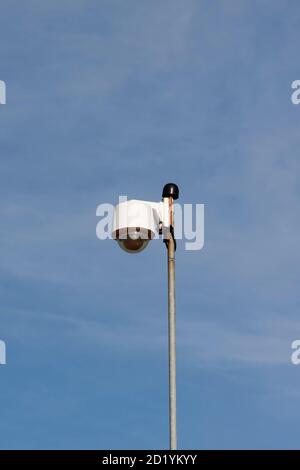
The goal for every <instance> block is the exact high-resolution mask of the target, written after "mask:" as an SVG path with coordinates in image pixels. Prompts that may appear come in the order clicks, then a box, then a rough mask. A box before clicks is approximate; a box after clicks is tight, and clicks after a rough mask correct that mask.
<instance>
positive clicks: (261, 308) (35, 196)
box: [0, 0, 300, 449]
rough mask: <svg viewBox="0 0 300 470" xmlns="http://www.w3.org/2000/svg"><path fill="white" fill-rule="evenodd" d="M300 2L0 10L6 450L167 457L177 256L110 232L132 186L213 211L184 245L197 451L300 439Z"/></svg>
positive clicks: (183, 402) (189, 435)
mask: <svg viewBox="0 0 300 470" xmlns="http://www.w3.org/2000/svg"><path fill="white" fill-rule="evenodd" d="M299 21H300V6H299V2H298V1H296V0H295V1H294V0H289V1H283V0H277V1H276V2H274V1H272V0H268V1H264V0H260V1H257V0H251V1H248V0H244V1H238V0H223V1H218V2H211V1H209V0H200V1H199V0H185V1H184V2H182V1H179V0H164V1H163V2H162V1H158V0H152V1H147V0H142V1H141V0H128V1H126V2H125V1H121V0H98V1H96V0H88V1H87V0H84V1H83V0H72V1H71V0H70V1H68V0H59V1H57V0H51V2H50V1H44V2H40V1H38V0H28V1H26V2H20V1H16V0H9V1H8V0H3V1H2V2H1V16H0V79H1V80H5V81H6V85H7V104H6V105H5V106H1V107H0V143H1V147H0V148H1V153H0V158H1V160H0V243H1V244H0V250H1V251H0V299H1V303H0V339H1V340H4V341H5V342H6V345H7V365H6V366H0V399H1V411H0V447H1V448H4V449H13V448H20V449H48V448H56V449H63V448H70V449H76V448H82V449H83V448H87V449H88V448H100V449H148V448H149V449H161V448H166V447H167V446H168V425H167V420H168V416H167V318H166V306H167V305H166V260H165V248H164V246H161V244H160V243H158V242H157V241H155V242H153V243H152V244H151V245H152V246H149V248H148V249H147V250H146V251H145V252H143V253H141V254H140V255H137V256H132V257H130V256H129V255H128V254H126V253H125V252H121V250H120V249H119V248H118V247H117V246H116V244H115V243H114V242H113V241H99V240H97V238H96V235H95V229H96V223H97V218H96V216H95V212H96V207H97V205H98V204H100V203H102V202H109V203H113V204H114V203H116V202H117V199H118V195H119V194H127V195H128V197H133V198H140V199H149V200H159V198H160V195H161V190H162V187H163V185H164V184H165V183H166V182H168V181H174V182H176V183H177V184H178V185H179V187H180V190H181V202H189V203H204V204H205V247H204V249H203V250H202V251H199V252H192V251H185V250H184V245H183V243H180V242H179V246H178V251H177V284H178V287H177V305H178V312H177V325H178V434H179V446H180V448H185V449H192V448H194V449H214V448H220V449H223V448H225V449H227V448H299V437H298V430H299V420H300V410H299V398H300V366H299V368H298V367H296V366H293V365H292V364H291V361H290V355H291V342H292V341H293V340H295V339H299V338H300V316H299V315H300V308H299V307H300V305H299V304H300V302H299V300H300V299H299V278H300V255H299V230H300V222H299V197H300V187H299V169H300V165H299V149H300V134H299V123H300V106H295V105H292V103H291V83H292V81H293V80H296V79H300V69H299V54H298V50H297V45H298V44H299V39H300V37H299V36H300V33H299Z"/></svg>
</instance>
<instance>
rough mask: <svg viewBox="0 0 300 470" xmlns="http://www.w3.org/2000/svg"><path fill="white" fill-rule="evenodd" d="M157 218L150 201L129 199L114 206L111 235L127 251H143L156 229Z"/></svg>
mask: <svg viewBox="0 0 300 470" xmlns="http://www.w3.org/2000/svg"><path fill="white" fill-rule="evenodd" d="M157 227H158V220H157V216H156V214H155V212H154V208H153V206H152V204H151V203H147V202H146V201H137V200H130V201H125V202H122V203H120V204H118V205H117V206H116V207H115V211H114V219H113V231H112V237H113V238H114V239H115V240H117V242H118V244H119V246H120V247H121V248H122V249H123V250H124V251H126V252H127V253H139V252H141V251H143V250H144V249H145V248H146V247H147V245H148V243H149V241H150V240H152V239H153V238H154V236H155V232H156V231H157Z"/></svg>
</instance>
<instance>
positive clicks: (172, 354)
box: [168, 198, 177, 450]
mask: <svg viewBox="0 0 300 470" xmlns="http://www.w3.org/2000/svg"><path fill="white" fill-rule="evenodd" d="M170 209H171V222H172V223H171V225H172V226H173V199H172V198H170ZM168 328H169V428H170V431H169V432H170V449H171V450H177V423H176V305H175V240H174V238H173V236H172V235H171V236H170V238H169V240H168Z"/></svg>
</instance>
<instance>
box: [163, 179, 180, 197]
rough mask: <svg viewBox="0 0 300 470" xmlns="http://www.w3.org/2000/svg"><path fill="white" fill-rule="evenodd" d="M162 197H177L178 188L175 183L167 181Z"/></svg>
mask: <svg viewBox="0 0 300 470" xmlns="http://www.w3.org/2000/svg"><path fill="white" fill-rule="evenodd" d="M162 197H163V198H164V197H172V198H173V199H178V198H179V188H178V186H177V184H175V183H168V184H166V185H165V186H164V189H163V193H162Z"/></svg>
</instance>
